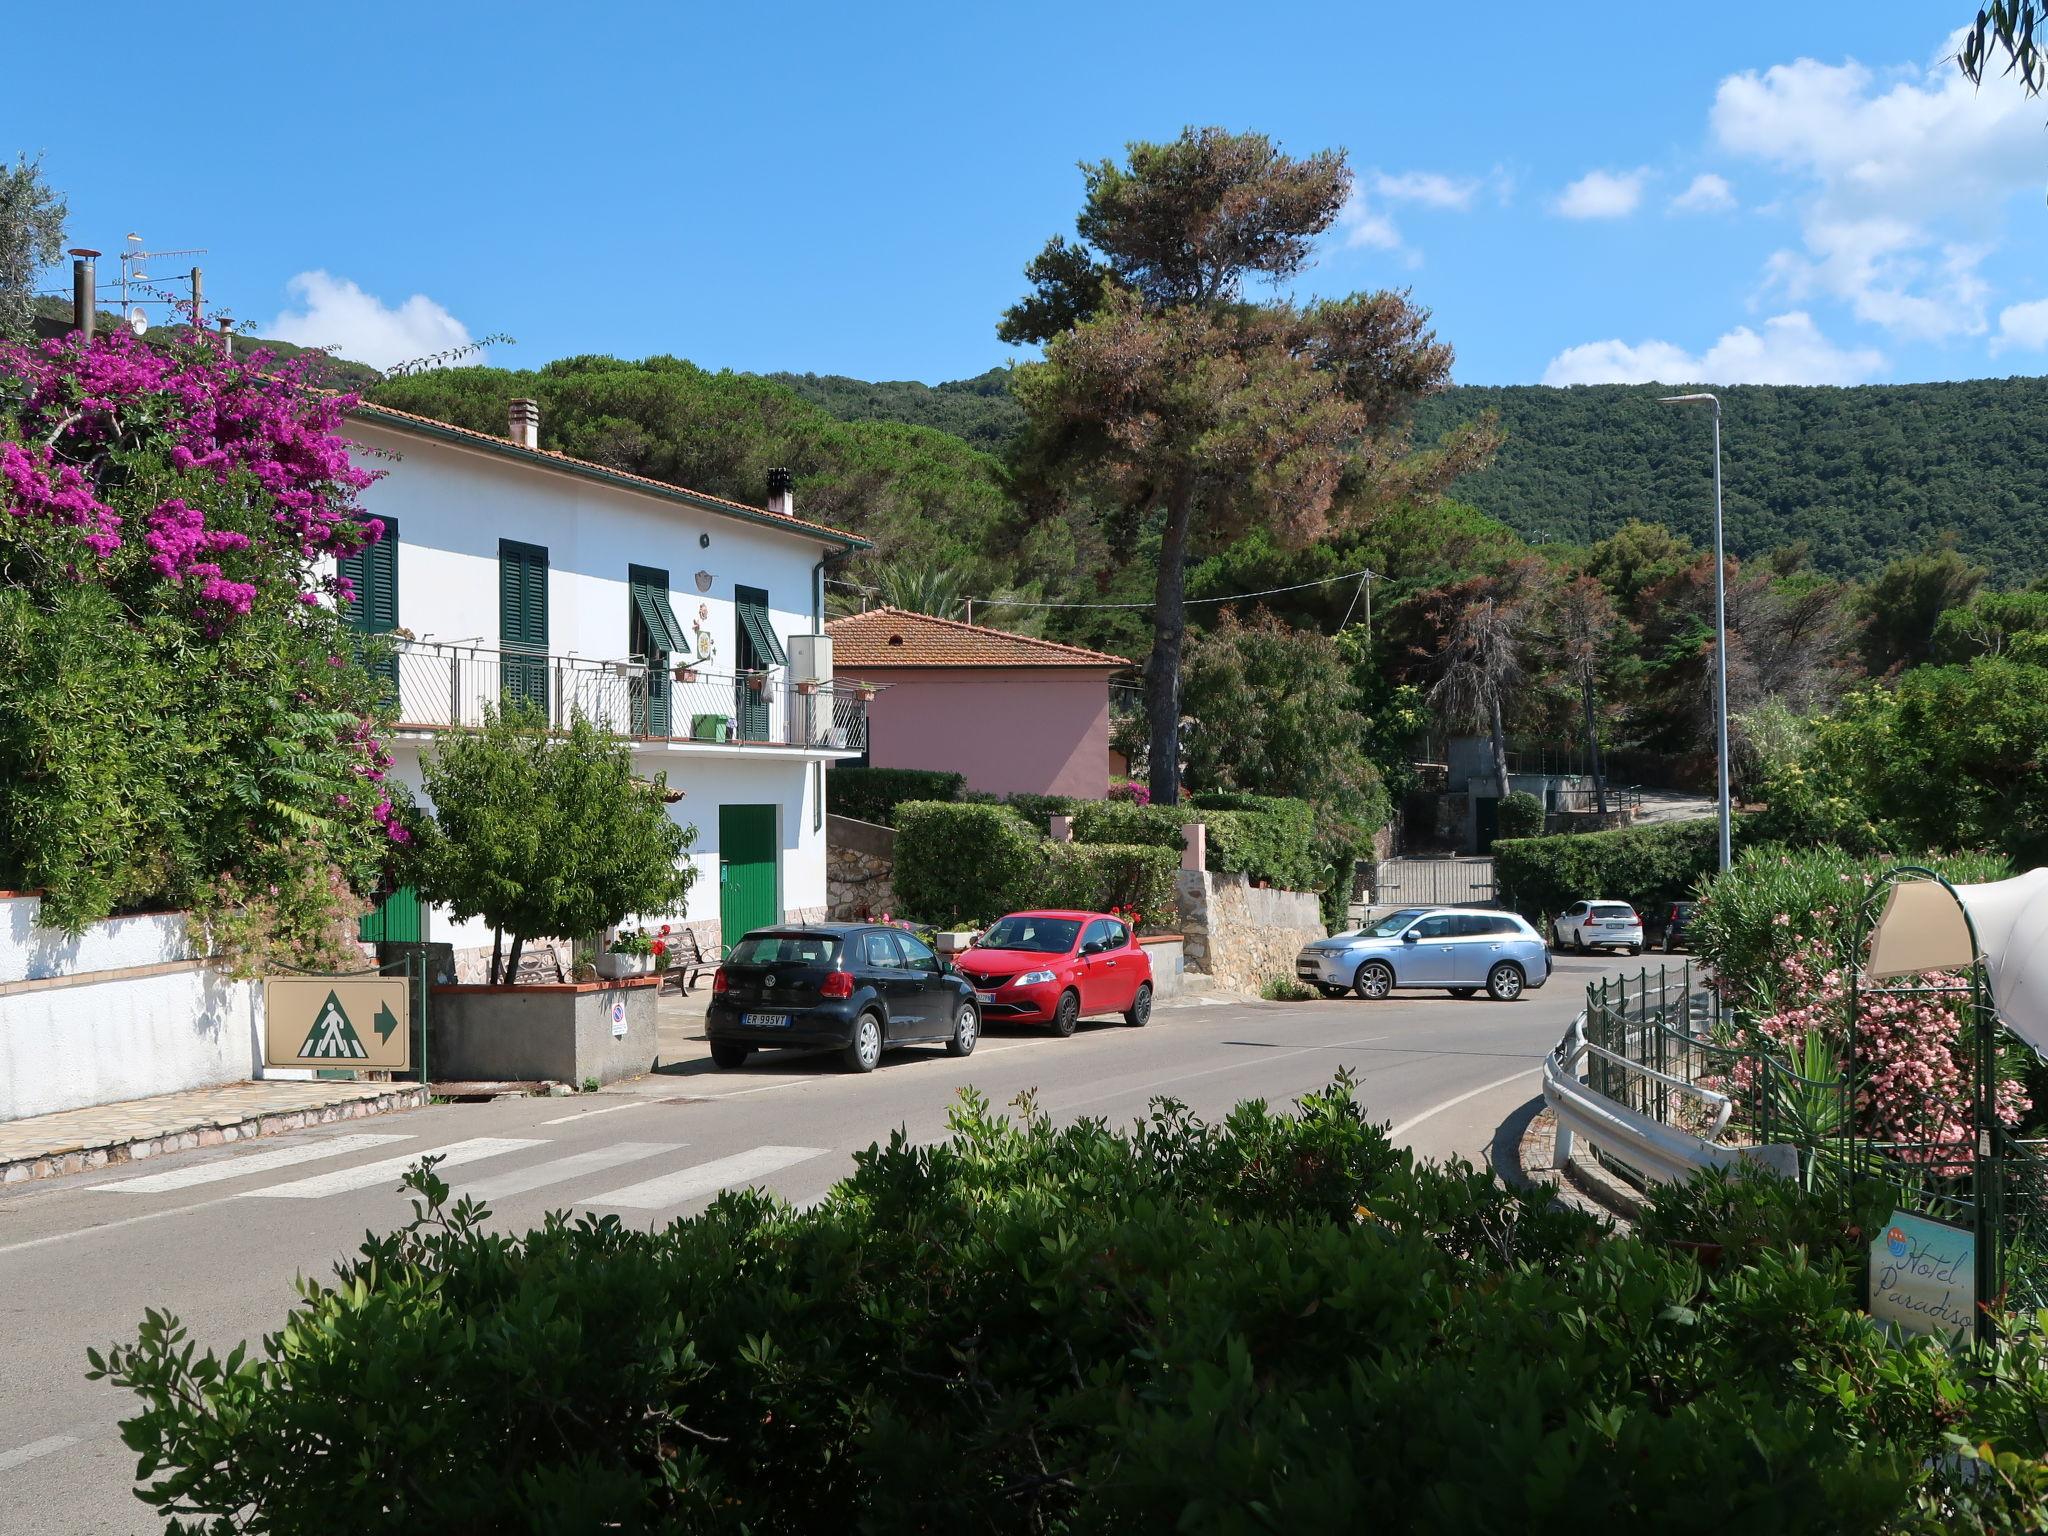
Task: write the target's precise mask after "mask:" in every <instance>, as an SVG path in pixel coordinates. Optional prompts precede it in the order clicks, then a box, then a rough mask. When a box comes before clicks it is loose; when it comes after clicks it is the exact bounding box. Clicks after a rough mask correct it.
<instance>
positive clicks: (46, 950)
mask: <svg viewBox="0 0 2048 1536" xmlns="http://www.w3.org/2000/svg"><path fill="white" fill-rule="evenodd" d="M41 906H42V903H41V901H40V899H39V898H38V897H35V896H33V895H16V894H10V895H4V896H0V1120H16V1119H20V1118H21V1117H23V1116H25V1115H46V1114H54V1113H55V1112H57V1111H59V1110H65V1109H85V1108H90V1107H92V1106H94V1105H99V1104H117V1103H120V1102H122V1101H123V1100H126V1099H139V1098H145V1097H147V1096H148V1095H150V1094H156V1093H175V1092H178V1091H180V1090H182V1089H187V1088H209V1087H215V1086H218V1085H219V1084H222V1083H237V1082H248V1081H249V1080H250V1079H251V1078H254V1077H260V1076H265V1075H268V1076H272V1077H308V1076H310V1075H311V1074H310V1073H308V1072H306V1071H304V1070H273V1071H271V1072H269V1073H267V1074H266V1073H265V1072H264V1070H263V1067H262V1061H263V1046H262V1037H263V989H262V986H261V984H260V983H257V982H253V981H235V980H231V979H230V978H228V977H226V976H224V975H223V974H222V973H221V972H220V971H219V970H217V969H216V968H215V967H213V966H212V965H209V964H208V963H207V962H206V961H205V960H204V959H203V958H201V957H200V955H199V954H198V951H197V946H196V945H195V944H194V942H193V940H192V937H191V935H190V933H189V932H188V931H187V927H186V921H185V915H184V914H183V913H180V912H166V913H152V914H149V915H146V916H141V917H118V918H112V919H109V920H108V921H106V922H101V923H93V924H91V925H89V926H88V927H87V928H86V929H85V930H84V931H83V932H82V933H80V934H77V935H75V936H73V935H68V934H65V933H63V932H61V931H60V930H58V929H54V928H45V927H43V926H42V925H41V924H39V923H38V922H37V921H36V918H37V916H38V915H39V912H40V909H41Z"/></svg>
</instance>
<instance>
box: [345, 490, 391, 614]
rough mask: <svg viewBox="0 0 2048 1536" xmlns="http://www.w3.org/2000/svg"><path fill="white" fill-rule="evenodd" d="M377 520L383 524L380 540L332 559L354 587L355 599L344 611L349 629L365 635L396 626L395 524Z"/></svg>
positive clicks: (386, 519) (384, 519)
mask: <svg viewBox="0 0 2048 1536" xmlns="http://www.w3.org/2000/svg"><path fill="white" fill-rule="evenodd" d="M379 521H381V522H382V523H383V524H384V537H383V538H382V539H380V540H378V541H377V542H376V543H375V544H365V545H364V546H363V547H362V548H361V549H359V550H357V551H356V552H355V553H354V554H352V555H344V556H342V557H341V559H340V560H338V561H337V562H336V569H337V570H338V572H339V573H340V574H341V575H343V576H346V577H347V578H348V579H349V580H350V581H351V582H353V583H354V584H355V589H356V600H355V602H354V604H353V605H351V606H350V608H349V611H348V625H349V628H351V629H354V630H358V631H360V632H361V633H363V634H366V635H382V634H388V633H390V632H391V631H392V630H394V629H396V628H398V524H397V523H395V522H393V521H392V520H391V519H390V518H388V517H387V518H381V519H379Z"/></svg>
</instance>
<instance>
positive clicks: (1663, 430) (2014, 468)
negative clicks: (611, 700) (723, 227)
mask: <svg viewBox="0 0 2048 1536" xmlns="http://www.w3.org/2000/svg"><path fill="white" fill-rule="evenodd" d="M776 377H777V378H778V379H780V380H781V381H782V382H785V383H787V384H789V385H790V387H791V388H793V389H795V390H797V391H798V393H800V394H802V395H804V396H805V397H806V398H807V399H810V400H814V401H816V402H817V403H818V404H819V405H821V406H823V407H824V408H825V409H826V410H827V411H830V412H831V413H832V414H833V415H834V416H837V417H839V418H840V419H842V420H847V421H862V420H883V421H906V422H914V423H917V424H919V425H923V426H932V427H938V428H940V429H942V430H944V431H948V432H952V433H954V434H955V435H957V436H960V437H965V438H967V439H968V440H969V441H971V442H973V443H974V444H975V446H977V447H979V448H983V449H985V450H987V451H989V452H992V453H1000V452H1001V451H1002V450H1003V448H1004V446H1005V445H1006V444H1007V443H1008V441H1009V440H1010V437H1011V435H1012V434H1014V433H1015V432H1016V431H1017V429H1018V428H1019V426H1020V425H1021V421H1022V418H1021V415H1020V413H1019V412H1018V410H1017V407H1016V405H1015V404H1014V403H1013V402H1012V401H1011V400H1010V398H1009V395H1008V379H1009V371H1008V370H1007V369H1002V368H994V369H990V370H989V371H988V372H987V373H984V374H980V375H977V376H976V377H975V378H972V379H962V380H959V381H958V382H956V383H951V384H940V385H936V386H927V385H923V384H914V383H912V384H899V383H890V384H867V383H863V382H862V381H860V380H858V379H847V378H837V377H818V376H813V375H796V374H780V375H777V376H776ZM1670 393H1672V390H1671V389H1669V388H1667V387H1662V386H1657V385H1642V386H1634V385H1591V386H1581V387H1578V388H1573V389H1553V388H1550V387H1548V386H1546V385H1541V384H1524V385H1510V386H1505V387H1493V386H1477V385H1472V386H1463V387H1460V388H1456V389H1452V390H1449V391H1447V392H1446V393H1444V394H1443V395H1440V396H1438V397H1437V398H1435V399H1433V400H1430V401H1428V402H1426V403H1425V404H1424V406H1423V407H1422V409H1421V411H1420V413H1419V415H1418V418H1417V421H1416V436H1417V439H1418V440H1419V441H1422V442H1428V441H1431V440H1433V439H1434V438H1436V437H1437V436H1439V435H1441V434H1442V433H1443V432H1445V431H1448V430H1449V429H1450V428H1451V427H1453V426H1455V425H1457V424H1458V423H1460V422H1465V421H1470V420H1471V419H1473V418H1474V417H1475V416H1477V415H1479V414H1480V413H1481V412H1484V411H1497V412H1499V414H1500V418H1501V423H1502V425H1503V426H1504V427H1505V428H1506V429H1507V441H1506V443H1505V444H1504V445H1503V447H1502V448H1501V450H1500V453H1499V454H1498V455H1497V456H1496V458H1495V459H1494V462H1493V465H1492V467H1491V468H1489V469H1487V470H1485V471H1483V472H1482V473H1480V474H1477V475H1474V476H1471V477H1470V478H1469V479H1466V480H1464V481H1462V482H1460V484H1459V486H1458V493H1457V494H1458V497H1459V499H1460V500H1461V501H1465V502H1469V503H1470V504H1472V505H1473V506H1476V507H1478V508H1479V509H1481V510H1482V511H1484V512H1487V513H1489V514H1490V515H1492V516H1494V517H1496V518H1499V519H1500V520H1501V521H1502V522H1504V523H1507V524H1508V525H1509V526H1510V527H1512V528H1514V529H1515V530H1516V531H1517V532H1519V533H1521V534H1523V535H1524V536H1525V537H1528V538H1529V539H1531V540H1533V541H1536V542H1558V543H1593V542H1595V541H1597V540H1599V539H1602V538H1605V537H1606V536H1607V535H1608V534H1611V533H1613V532H1614V531H1615V530H1616V529H1618V528H1620V527H1622V526H1623V525H1624V524H1626V523H1628V522H1629V521H1630V520H1632V519H1639V520H1641V521H1644V522H1658V523H1664V524H1666V525H1667V526H1669V527H1672V528H1675V529H1677V530H1678V531H1679V532H1681V533H1683V534H1686V535H1687V536H1688V537H1690V538H1692V539H1693V540H1694V541H1696V542H1699V543H1706V542H1707V541H1708V540H1709V539H1710V538H1711V536H1712V517H1713V479H1712V469H1711V458H1710V456H1709V452H1708V434H1709V425H1708V420H1707V415H1706V413H1705V411H1704V410H1703V409H1700V408H1687V409H1685V410H1681V409H1679V408H1676V407H1672V406H1660V405H1658V404H1657V403H1656V397H1657V396H1659V395H1663V394H1670ZM1720 393H1721V398H1722V403H1723V405H1722V408H1723V411H1724V417H1723V423H1722V430H1723V450H1724V459H1723V468H1724V474H1725V481H1726V483H1725V486H1724V492H1725V496H1726V501H1727V521H1728V542H1729V547H1730V548H1731V549H1732V550H1733V551H1734V552H1735V553H1736V554H1738V555H1741V556H1744V557H1750V558H1753V557H1755V556H1758V555H1762V554H1766V553H1768V552H1770V551H1773V550H1778V549H1782V548H1785V547H1786V546H1788V545H1791V544H1795V543H1798V542H1799V541H1801V540H1805V541H1806V542H1807V543H1808V544H1809V546H1810V551H1811V559H1812V562H1813V564H1814V565H1815V566H1816V567H1817V568H1819V569H1821V570H1823V571H1826V572H1828V573H1830V574H1832V575H1838V576H1859V577H1864V576H1869V575H1870V574H1871V573H1873V572H1874V571H1876V570H1877V569H1878V568H1879V567H1881V566H1883V565H1884V564H1885V562H1886V561H1887V560H1890V559H1891V558H1893V557H1894V556H1896V555H1899V554H1902V553H1910V552H1913V551H1916V550H1919V549H1922V548H1925V547H1926V546H1927V545H1929V544H1932V543H1934V542H1936V541H1938V540H1940V539H1941V538H1942V537H1943V536H1944V535H1949V534H1953V535H1954V537H1955V540H1956V542H1957V544H1958V546H1959V547H1960V548H1961V549H1962V550H1963V551H1964V553H1966V554H1968V555H1970V556H1972V557H1973V558H1975V559H1976V560H1978V561H1980V562H1982V563H1983V564H1985V565H1988V566H1990V567H1991V568H1992V569H1993V570H1994V571H1995V572H1998V573H1999V574H2000V576H2001V577H2002V578H2019V577H2032V576H2036V575H2040V574H2042V573H2044V572H2048V470H2044V468H2043V465H2042V448H2043V446H2044V443H2048V379H2040V378H2010V379H1973V380H1969V381H1967V382H1963V383H1955V384H1886V385H1870V386H1866V387H1863V388H1857V389H1835V388H1809V387H1802V386H1795V385H1736V386H1733V387H1731V388H1728V389H1724V390H1722V391H1720Z"/></svg>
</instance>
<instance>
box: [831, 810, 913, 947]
mask: <svg viewBox="0 0 2048 1536" xmlns="http://www.w3.org/2000/svg"><path fill="white" fill-rule="evenodd" d="M895 874H896V829H895V828H894V827H884V826H880V825H877V824H876V823H875V822H872V821H856V820H855V819H854V818H853V817H851V816H827V817H826V818H825V900H826V903H827V908H826V910H827V914H828V915H829V916H830V917H831V918H832V919H833V920H835V921H840V922H846V921H857V920H860V919H863V918H870V917H879V916H881V914H882V913H884V912H892V913H893V912H894V911H895V910H896V890H895V887H894V885H893V884H892V882H893V880H894V878H895Z"/></svg>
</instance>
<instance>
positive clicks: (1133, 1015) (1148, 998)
mask: <svg viewBox="0 0 2048 1536" xmlns="http://www.w3.org/2000/svg"><path fill="white" fill-rule="evenodd" d="M1151 1019H1152V983H1151V982H1149V981H1145V982H1140V983H1139V984H1138V995H1137V996H1136V997H1134V998H1132V999H1131V1011H1130V1012H1129V1013H1127V1014H1125V1015H1124V1022H1125V1023H1126V1024H1128V1025H1130V1026H1131V1028H1133V1029H1143V1028H1144V1027H1145V1026H1146V1024H1148V1023H1150V1022H1151Z"/></svg>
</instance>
